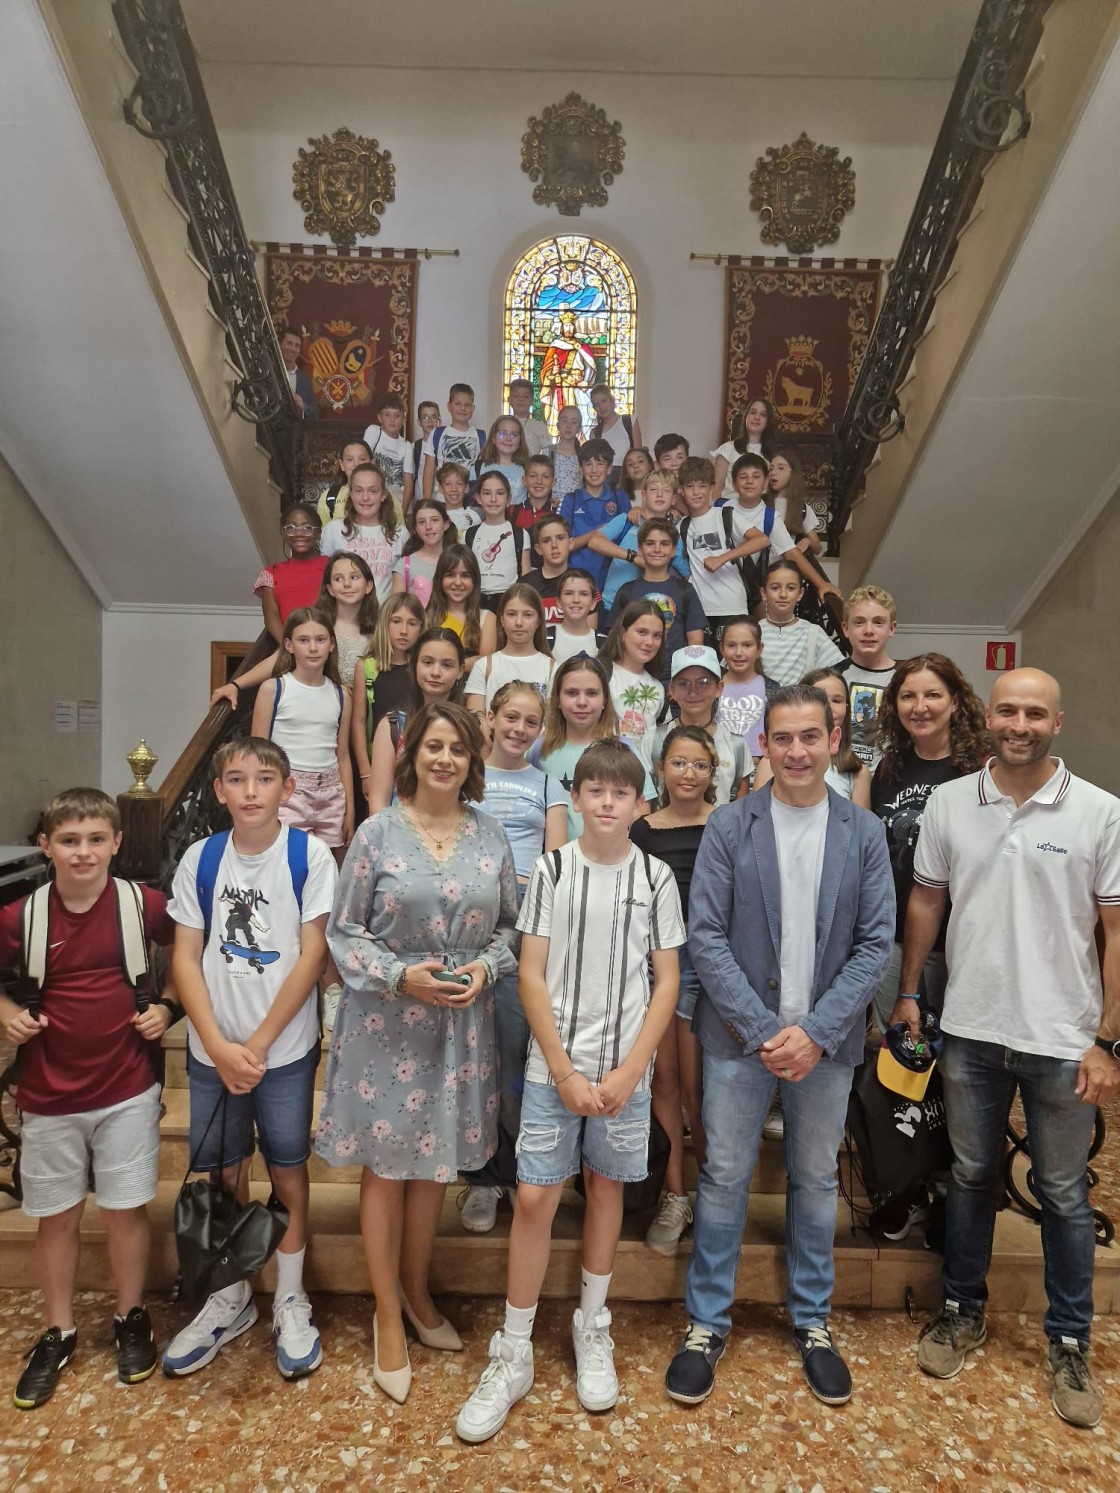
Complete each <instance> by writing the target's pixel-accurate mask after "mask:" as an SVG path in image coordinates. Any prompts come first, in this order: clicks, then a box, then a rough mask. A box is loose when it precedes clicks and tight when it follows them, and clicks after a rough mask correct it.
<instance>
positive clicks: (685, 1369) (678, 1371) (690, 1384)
mask: <svg viewBox="0 0 1120 1493" xmlns="http://www.w3.org/2000/svg"><path fill="white" fill-rule="evenodd" d="M726 1346H727V1339H726V1338H722V1337H720V1335H719V1333H718V1332H712V1330H711V1329H710V1328H708V1327H698V1326H697V1325H696V1323H695V1322H690V1323H689V1326H688V1331H687V1332H686V1333H685V1335H684V1342H683V1343H682V1344H681V1345H680V1347H679V1348H678V1349H677V1351H676V1353H674V1355H673V1358H672V1361H671V1363H670V1364H669V1367H668V1369H667V1370H666V1371H665V1389H666V1392H667V1394H668V1396H669V1398H670V1399H671V1400H677V1401H679V1402H680V1404H682V1405H699V1403H700V1401H701V1400H706V1399H707V1398H708V1396H709V1395H710V1394H711V1392H712V1389H713V1387H714V1385H715V1382H716V1364H717V1363H719V1361H720V1359H721V1357H722V1356H723V1350H724V1348H725V1347H726Z"/></svg>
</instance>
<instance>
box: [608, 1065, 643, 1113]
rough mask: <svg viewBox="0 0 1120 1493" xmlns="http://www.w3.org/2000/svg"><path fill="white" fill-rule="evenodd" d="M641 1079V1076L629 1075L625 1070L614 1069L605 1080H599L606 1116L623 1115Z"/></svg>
mask: <svg viewBox="0 0 1120 1493" xmlns="http://www.w3.org/2000/svg"><path fill="white" fill-rule="evenodd" d="M639 1077H640V1075H639V1074H637V1073H629V1072H627V1070H626V1069H625V1068H612V1069H611V1071H610V1072H609V1073H608V1074H607V1076H606V1077H605V1078H602V1079H600V1080H599V1097H600V1099H601V1100H602V1101H603V1113H604V1114H605V1115H619V1114H621V1113H622V1111H623V1110H624V1109H625V1108H626V1105H627V1102H628V1101H629V1098H630V1095H631V1094H632V1093H633V1092H634V1089H635V1087H636V1085H637V1082H638V1078H639Z"/></svg>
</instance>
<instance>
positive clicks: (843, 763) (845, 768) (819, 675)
mask: <svg viewBox="0 0 1120 1493" xmlns="http://www.w3.org/2000/svg"><path fill="white" fill-rule="evenodd" d="M826 679H836V680H838V681H839V683H840V684H841V686H842V687H843V690H844V693H845V695H846V694H847V693H848V681H847V680H846V679H845V678H844V676H843V674H838V673H837V672H836V670H835V669H811V670H810V671H809V673H808V674H806V675H805V677H804V678H803V679H802V681H801V683H802V684H823V683H824V681H825V680H826ZM828 709H829V715H830V716H831V714H832V706H831V705H829V707H828ZM832 765H833V767H835V769H836V771H837V772H859V770H860V768H861V767H862V766H863V763H862V762H861V761H860V760H859V758H858V757H857V756H856V754H855V751H854V750H853V748H852V713H851V711H850V710H846V711H845V712H844V720H843V723H842V725H841V727H840V745H839V746H838V747H837V748H836V752H835V754H834V756H833V758H832Z"/></svg>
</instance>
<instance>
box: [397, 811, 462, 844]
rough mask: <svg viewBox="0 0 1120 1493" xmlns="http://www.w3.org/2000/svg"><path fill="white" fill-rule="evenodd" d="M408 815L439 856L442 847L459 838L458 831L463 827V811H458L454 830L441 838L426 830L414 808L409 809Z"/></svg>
mask: <svg viewBox="0 0 1120 1493" xmlns="http://www.w3.org/2000/svg"><path fill="white" fill-rule="evenodd" d="M408 813H409V817H410V818H411V819H412V820H413V821H414V823H415V825H416V828H417V829H418V830H419V831H420V833H421V834H422V835H424V836H425V838H426V839H428V840H430V841H431V842H432V844H433V845H434V846H435V847H436V850H437V851H439V853H440V854H441V855H442V853H443V847H444V845H446V844H447V843H448V842H449V841H451V842H454V841H455V840H457V839H458V838H459V831H460V830H461V829H462V827H463V819H464V818H465V815H464V812H463V810H462V809H460V810H459V817H458V819H457V820H456V821H455V828H454V830H453V831H452V832H451V833H450V834H445V835H444V836H443V837H442V838H441V837H440V836H439V835H437V834H436V833H435V832H434V831H433V830H430V829H429V828H428V826H427V825H426V824H425V823H424V821H423V820H422V819H421V818H420V815H419V814H418V813H417V812H416V810H415V809H414V808H412V807H410V808H409V811H408Z"/></svg>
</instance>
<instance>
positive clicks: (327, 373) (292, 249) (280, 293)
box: [265, 244, 420, 434]
mask: <svg viewBox="0 0 1120 1493" xmlns="http://www.w3.org/2000/svg"><path fill="white" fill-rule="evenodd" d="M267 248H268V251H269V252H268V253H267V255H266V260H265V275H266V293H267V297H268V309H269V311H270V312H271V314H272V317H273V320H274V321H275V322H277V323H280V322H284V323H286V324H287V325H288V326H289V327H295V328H297V329H298V330H299V331H300V333H301V335H302V337H303V351H302V353H301V355H300V366H301V367H302V368H303V369H304V370H305V371H306V373H307V374H308V376H309V377H310V379H311V386H312V388H313V390H314V391H315V406H316V414H317V415H318V417H319V419H320V420H321V421H331V422H333V423H334V424H335V425H337V426H342V425H350V426H353V427H354V428H355V429H358V430H360V429H361V428H363V427H364V426H366V425H368V424H370V422H371V421H372V420H373V409H374V406H375V404H376V403H377V400H378V399H379V398H380V396H381V395H382V394H387V393H392V394H399V395H400V396H401V399H402V400H403V401H404V407H405V411H406V419H407V418H409V417H410V416H411V409H412V364H413V336H414V332H415V327H416V282H417V279H418V277H419V274H420V265H419V263H418V261H417V259H416V257H415V252H414V251H413V252H412V253H411V254H410V255H409V256H408V257H406V258H396V257H394V256H393V251H391V250H390V251H387V253H388V257H385V258H383V257H381V256H382V254H383V253H384V252H386V251H382V250H372V251H371V250H368V249H367V250H364V251H363V250H362V249H358V250H357V251H355V252H354V253H353V254H339V253H338V252H337V251H336V250H333V249H329V248H327V247H326V246H325V245H309V246H306V247H305V246H304V245H302V244H288V245H279V244H269V245H268V246H267ZM406 428H407V427H406ZM337 434H341V432H337Z"/></svg>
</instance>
